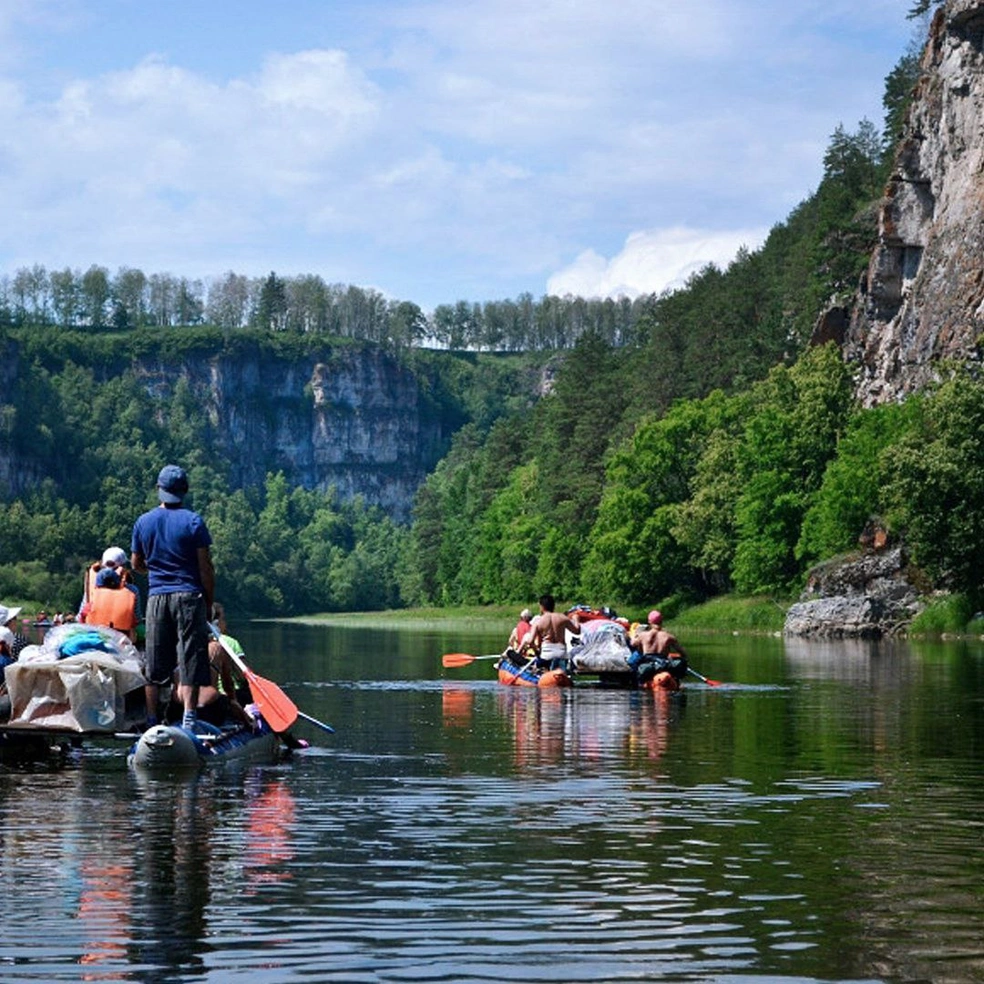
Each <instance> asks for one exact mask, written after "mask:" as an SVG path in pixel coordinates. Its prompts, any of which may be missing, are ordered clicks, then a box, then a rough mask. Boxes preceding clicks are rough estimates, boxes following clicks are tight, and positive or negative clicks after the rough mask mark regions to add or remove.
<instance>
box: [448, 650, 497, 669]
mask: <svg viewBox="0 0 984 984" xmlns="http://www.w3.org/2000/svg"><path fill="white" fill-rule="evenodd" d="M501 655H502V654H501V653H493V654H492V655H491V656H472V655H470V654H469V653H445V654H444V655H443V656H442V657H441V662H442V663H443V664H444V665H445V666H468V664H469V663H474V662H475V660H476V659H499V657H500V656H501Z"/></svg>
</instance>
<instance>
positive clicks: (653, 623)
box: [633, 608, 687, 657]
mask: <svg viewBox="0 0 984 984" xmlns="http://www.w3.org/2000/svg"><path fill="white" fill-rule="evenodd" d="M646 621H647V624H646V626H645V627H640V628H639V630H638V631H637V632H636V637H635V641H634V645H633V648H639V649H641V650H642V654H643V655H644V656H669V655H670V653H679V654H680V655H681V656H683V657H686V655H687V654H686V652H685V651H684V648H683V646H681V645H680V643H679V642H678V641H677V638H676V636H675V635H673V634H672V633H670V632H667V631H666V629H664V628H663V615H662V613H661V612H658V611H656V609H655V608H654V609H653V610H652V611H651V612H650V613H649V618H648V619H647V620H646Z"/></svg>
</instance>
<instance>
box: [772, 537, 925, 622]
mask: <svg viewBox="0 0 984 984" xmlns="http://www.w3.org/2000/svg"><path fill="white" fill-rule="evenodd" d="M882 544H884V541H882ZM907 569H908V558H907V556H906V552H905V549H904V547H902V546H900V545H896V546H892V547H888V546H887V545H883V546H881V548H880V549H878V548H876V549H869V550H865V551H863V552H861V553H859V554H855V555H852V556H850V557H843V558H839V559H838V560H833V561H827V562H826V563H824V564H820V565H819V566H817V567H815V568H814V569H813V570H812V571H810V574H809V577H808V579H807V584H806V589H805V590H804V592H803V594H802V595H801V596H800V600H799V601H798V602H797V603H796V604H794V605H791V606H790V608H789V611H788V612H787V613H786V622H785V625H784V626H783V632H784V633H785V634H786V635H791V636H816V637H819V638H851V639H878V638H881V637H882V636H891V635H898V634H900V633H901V632H904V631H905V629H906V627H907V626H908V624H909V622H911V621H912V619H913V618H914V616H916V615H917V614H918V613H919V612H920V611H921V610H922V607H923V604H922V601H921V599H920V594H919V591H918V589H917V588H916V587H915V585H913V584H912V582H911V581H910V580H909V578H908V576H907Z"/></svg>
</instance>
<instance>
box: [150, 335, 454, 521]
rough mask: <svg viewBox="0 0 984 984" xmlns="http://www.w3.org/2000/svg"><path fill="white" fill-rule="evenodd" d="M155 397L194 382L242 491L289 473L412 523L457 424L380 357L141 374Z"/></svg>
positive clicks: (230, 363) (253, 358) (233, 362)
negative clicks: (420, 490) (420, 494)
mask: <svg viewBox="0 0 984 984" xmlns="http://www.w3.org/2000/svg"><path fill="white" fill-rule="evenodd" d="M133 369H134V371H135V372H136V374H137V376H138V378H140V380H141V382H142V384H143V385H144V386H145V387H146V388H147V390H148V391H149V392H150V393H152V394H153V395H155V396H157V397H159V398H161V399H164V398H169V397H170V395H171V393H172V392H173V388H174V386H175V384H176V383H177V381H178V380H179V379H182V378H183V379H186V380H187V382H188V384H189V385H190V387H191V391H192V393H193V394H194V396H195V398H196V400H198V401H200V403H201V406H202V409H203V410H204V412H205V415H206V419H207V421H208V425H209V430H210V442H209V443H210V444H211V446H212V447H213V448H214V450H215V451H216V452H217V453H218V454H219V455H221V456H222V457H223V458H226V459H227V460H229V461H230V462H231V463H232V474H231V483H232V485H233V486H234V487H244V486H251V485H259V484H262V482H263V480H264V477H265V475H266V473H267V472H271V471H283V472H284V474H285V475H286V477H287V481H288V483H289V484H290V485H292V486H303V487H305V488H308V489H322V490H327V489H328V488H329V487H331V486H334V487H335V488H336V489H337V490H338V492H339V494H340V495H341V496H342V498H346V499H348V498H352V497H354V496H356V495H360V496H362V497H363V498H364V499H365V501H366V502H367V503H369V504H372V505H378V506H381V507H382V508H383V509H385V510H386V512H388V513H389V514H390V515H391V516H393V517H394V518H396V519H398V520H406V519H408V518H409V514H410V506H411V502H412V499H413V495H414V492H415V491H416V489H417V486H418V485H419V484H420V483H421V481H423V479H424V477H425V476H426V475H427V474H428V472H429V471H431V470H432V469H433V468H434V466H435V465H436V463H437V461H438V460H439V458H440V456H441V455H442V454H443V453H444V451H446V449H447V442H448V440H449V439H450V436H451V435H450V430H451V429H452V428H453V424H452V423H449V422H447V421H444V420H442V419H441V416H440V414H438V413H437V412H435V410H434V408H432V407H431V406H429V405H428V403H427V401H426V400H424V399H423V398H422V395H421V388H420V385H419V382H418V379H417V377H416V376H415V375H414V374H413V372H411V371H410V370H409V369H408V368H406V367H405V366H404V365H402V364H400V363H399V362H397V361H396V360H395V359H393V358H392V357H391V356H389V355H388V354H386V353H385V352H383V351H382V350H379V349H372V348H359V349H344V348H343V349H330V350H323V351H312V352H311V353H310V354H308V355H306V356H304V357H303V358H296V357H295V358H290V357H279V356H276V355H272V354H271V353H270V352H268V351H264V352H256V353H255V354H249V353H247V354H240V355H237V356H234V357H229V356H217V357H212V358H202V359H200V360H190V359H184V360H182V362H181V363H180V364H169V363H165V362H151V363H140V364H138V365H136V366H134V367H133Z"/></svg>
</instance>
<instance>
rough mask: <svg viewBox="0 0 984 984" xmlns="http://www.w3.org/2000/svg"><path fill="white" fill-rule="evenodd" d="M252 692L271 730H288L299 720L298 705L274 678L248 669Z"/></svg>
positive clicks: (247, 673)
mask: <svg viewBox="0 0 984 984" xmlns="http://www.w3.org/2000/svg"><path fill="white" fill-rule="evenodd" d="M246 679H247V680H248V681H249V689H250V693H252V695H253V700H254V701H255V702H256V706H257V707H258V708H259V709H260V713H261V714H262V715H263V717H264V719H265V720H266V723H267V724H269V725H270V730H271V731H286V730H287V729H288V728H290V727H291V726H292V725H293V724H294V722H295V721H296V720H297V706H296V705H295V704H294V702H293V701H292V700H291V699H290V698H289V697H288V696H287V695H286V694H285V693H284V692H283V691H282V690H281V689H280V687H278V686H277V685H276V684H275V683H274V682H273V681H272V680H266V679H264V678H263V677H261V676H257V675H256V674H255V673H254V672H253V671H252V670H250V669H247V670H246Z"/></svg>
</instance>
